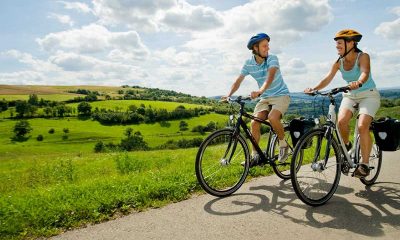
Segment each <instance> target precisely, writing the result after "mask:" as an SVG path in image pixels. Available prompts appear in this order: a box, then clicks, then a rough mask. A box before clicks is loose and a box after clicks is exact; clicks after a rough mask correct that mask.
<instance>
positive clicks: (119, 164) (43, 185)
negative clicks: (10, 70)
mask: <svg viewBox="0 0 400 240" xmlns="http://www.w3.org/2000/svg"><path fill="white" fill-rule="evenodd" d="M82 88H85V89H90V90H92V91H94V90H96V91H100V92H102V93H103V94H109V95H110V96H120V94H118V91H119V90H121V89H124V88H121V87H98V86H91V87H88V86H57V87H56V86H53V87H52V86H47V87H43V86H42V87H40V86H29V87H25V86H13V87H9V88H7V89H6V90H7V91H6V90H4V89H3V92H1V91H0V99H3V96H4V98H5V99H9V100H15V99H28V95H29V94H32V93H37V94H38V95H39V98H40V97H41V95H40V93H41V92H45V93H46V94H49V93H51V94H52V95H51V94H50V95H43V96H52V99H49V100H54V101H64V100H67V99H66V97H67V96H72V95H70V94H67V91H69V90H71V89H72V90H76V89H82ZM0 90H1V89H0ZM138 90H139V91H143V92H145V89H136V88H135V91H138ZM18 91H21V92H22V93H23V94H18ZM10 96H11V97H10ZM68 99H70V98H68ZM90 104H91V105H92V107H93V108H96V107H97V108H99V109H101V108H105V109H111V110H118V111H126V109H128V107H129V106H130V105H136V106H137V107H140V105H142V104H143V105H144V106H145V107H146V108H150V107H151V108H153V109H161V108H163V109H167V110H168V111H172V110H174V109H175V108H176V107H178V106H180V105H182V106H184V107H185V108H186V109H193V108H200V107H203V108H208V107H209V106H207V105H196V104H188V103H179V102H161V101H150V100H108V101H96V102H91V103H90ZM69 105H70V106H72V107H74V108H76V107H77V105H78V103H73V104H69ZM11 109H13V108H9V110H7V111H4V112H2V113H0V182H1V184H0V239H34V238H40V237H49V236H52V235H55V234H59V233H61V232H63V231H66V230H69V229H72V228H76V227H82V226H85V225H86V224H92V223H98V222H102V221H106V220H109V219H113V218H116V217H119V216H121V215H124V214H128V213H132V212H136V211H143V210H145V209H148V208H156V207H161V206H164V205H166V204H169V203H172V202H178V201H181V200H184V199H187V198H189V197H190V196H191V195H192V194H198V193H202V190H201V189H200V187H199V185H198V184H197V180H196V177H195V172H194V162H195V157H196V153H197V148H187V149H174V150H154V149H156V147H157V146H160V145H162V144H164V143H166V142H167V141H169V140H174V141H178V140H181V139H188V140H189V139H193V138H203V139H204V138H205V137H206V136H207V135H208V134H209V132H206V133H205V134H204V135H201V134H200V133H198V132H192V131H191V129H192V128H194V127H196V126H198V125H202V126H205V125H207V124H208V123H209V122H211V121H213V122H216V123H217V124H218V126H220V127H221V126H224V125H225V123H226V121H227V119H228V116H227V115H221V114H216V113H210V114H205V115H200V116H199V117H193V118H190V119H181V120H174V121H168V122H167V123H162V124H160V123H153V124H137V125H112V126H106V125H102V124H100V123H99V122H97V121H93V120H91V119H90V118H89V119H87V120H81V119H79V118H77V117H75V116H73V117H64V118H37V117H36V118H35V117H34V118H29V119H26V120H28V121H29V123H30V125H31V127H32V129H33V130H32V131H31V132H30V133H29V134H28V139H27V140H26V141H22V142H18V141H13V140H12V137H13V132H12V129H13V127H14V125H15V124H16V122H18V121H19V120H17V119H11V118H10V111H14V109H13V110H11ZM40 111H41V109H39V110H38V113H40ZM399 113H400V109H399V107H393V108H382V109H381V110H380V111H379V113H378V116H392V117H396V118H400V116H399ZM14 116H15V113H14ZM180 121H185V122H186V123H187V124H188V130H186V131H181V130H180V128H179V123H180ZM128 127H130V128H132V129H133V131H134V132H136V131H140V133H141V134H142V136H143V140H144V141H145V142H146V143H147V144H148V146H149V147H150V149H153V150H149V151H134V152H103V153H94V146H95V144H96V143H97V142H98V141H103V142H104V143H114V144H119V143H120V142H121V139H122V138H124V137H125V136H124V132H125V130H126V129H127V128H128ZM50 129H54V133H53V134H51V133H49V130H50ZM63 129H68V133H64V132H63ZM38 135H42V136H43V141H38V140H37V139H36V138H37V136H38ZM265 139H266V137H264V136H263V137H262V145H263V146H264V145H265ZM269 174H272V170H271V168H270V167H262V168H253V169H251V170H250V176H249V179H250V178H252V177H257V176H265V175H269Z"/></svg>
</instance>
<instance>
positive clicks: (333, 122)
mask: <svg viewBox="0 0 400 240" xmlns="http://www.w3.org/2000/svg"><path fill="white" fill-rule="evenodd" d="M327 96H328V97H329V100H330V104H329V110H328V116H327V117H328V120H327V121H328V124H327V130H326V133H325V135H327V136H329V138H328V144H327V148H329V147H330V141H332V139H331V137H332V136H333V135H334V134H333V133H332V130H333V131H334V133H335V136H336V139H337V140H338V141H339V144H340V150H341V152H342V154H343V156H344V158H345V160H346V161H347V162H348V163H349V165H350V167H351V168H355V167H357V164H356V163H355V161H354V159H355V147H356V146H357V142H358V141H359V138H358V128H357V126H358V117H357V118H356V123H355V130H354V141H353V142H354V146H353V147H352V148H351V149H350V151H347V148H346V146H345V143H344V141H343V138H342V136H341V135H340V131H339V127H338V125H337V116H336V111H335V108H336V103H335V99H334V98H333V96H332V95H330V94H329V95H327ZM327 150H329V149H327ZM326 154H329V151H326ZM324 157H325V158H324V159H327V157H329V156H324Z"/></svg>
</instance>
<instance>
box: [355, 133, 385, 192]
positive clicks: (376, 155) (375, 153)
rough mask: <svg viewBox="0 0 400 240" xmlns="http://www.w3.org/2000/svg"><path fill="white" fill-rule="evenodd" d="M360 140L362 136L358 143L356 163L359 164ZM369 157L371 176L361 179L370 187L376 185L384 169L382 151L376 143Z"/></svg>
mask: <svg viewBox="0 0 400 240" xmlns="http://www.w3.org/2000/svg"><path fill="white" fill-rule="evenodd" d="M359 138H360V136H358V138H357V143H356V158H355V159H356V163H358V162H359V159H361V146H360V141H359V140H360V139H359ZM369 155H370V156H369V167H370V172H369V175H368V176H367V177H365V178H360V181H361V182H362V183H363V184H364V185H366V186H370V185H372V184H374V183H375V181H376V179H378V176H379V173H380V171H381V167H382V150H380V149H379V147H378V145H376V144H375V143H374V144H373V145H372V148H371V153H370V154H369Z"/></svg>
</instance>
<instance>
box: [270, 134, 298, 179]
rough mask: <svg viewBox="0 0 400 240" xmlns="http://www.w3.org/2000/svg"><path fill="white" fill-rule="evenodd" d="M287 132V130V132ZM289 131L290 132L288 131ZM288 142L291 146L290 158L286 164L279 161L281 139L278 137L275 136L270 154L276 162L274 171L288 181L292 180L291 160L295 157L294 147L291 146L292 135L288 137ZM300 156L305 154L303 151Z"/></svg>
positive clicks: (273, 166)
mask: <svg viewBox="0 0 400 240" xmlns="http://www.w3.org/2000/svg"><path fill="white" fill-rule="evenodd" d="M285 131H286V130H285ZM287 131H289V130H288V129H287ZM285 138H286V141H287V143H288V144H289V150H288V151H289V156H288V159H287V160H286V161H285V162H284V163H280V162H279V161H278V155H279V139H278V136H277V135H274V136H273V137H272V140H271V145H270V146H271V147H270V152H269V158H270V159H271V160H272V161H275V164H271V165H272V170H274V172H275V174H276V175H277V176H278V177H280V178H282V179H284V180H286V179H290V159H291V157H292V155H293V147H292V145H291V140H290V135H286V137H285ZM300 154H301V155H302V154H303V151H301V152H300Z"/></svg>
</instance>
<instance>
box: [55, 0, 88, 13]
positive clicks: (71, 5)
mask: <svg viewBox="0 0 400 240" xmlns="http://www.w3.org/2000/svg"><path fill="white" fill-rule="evenodd" d="M58 2H59V3H62V4H64V8H65V9H74V10H77V11H78V12H82V13H91V12H92V9H91V8H90V7H89V6H88V5H87V4H85V3H81V2H66V1H58Z"/></svg>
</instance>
